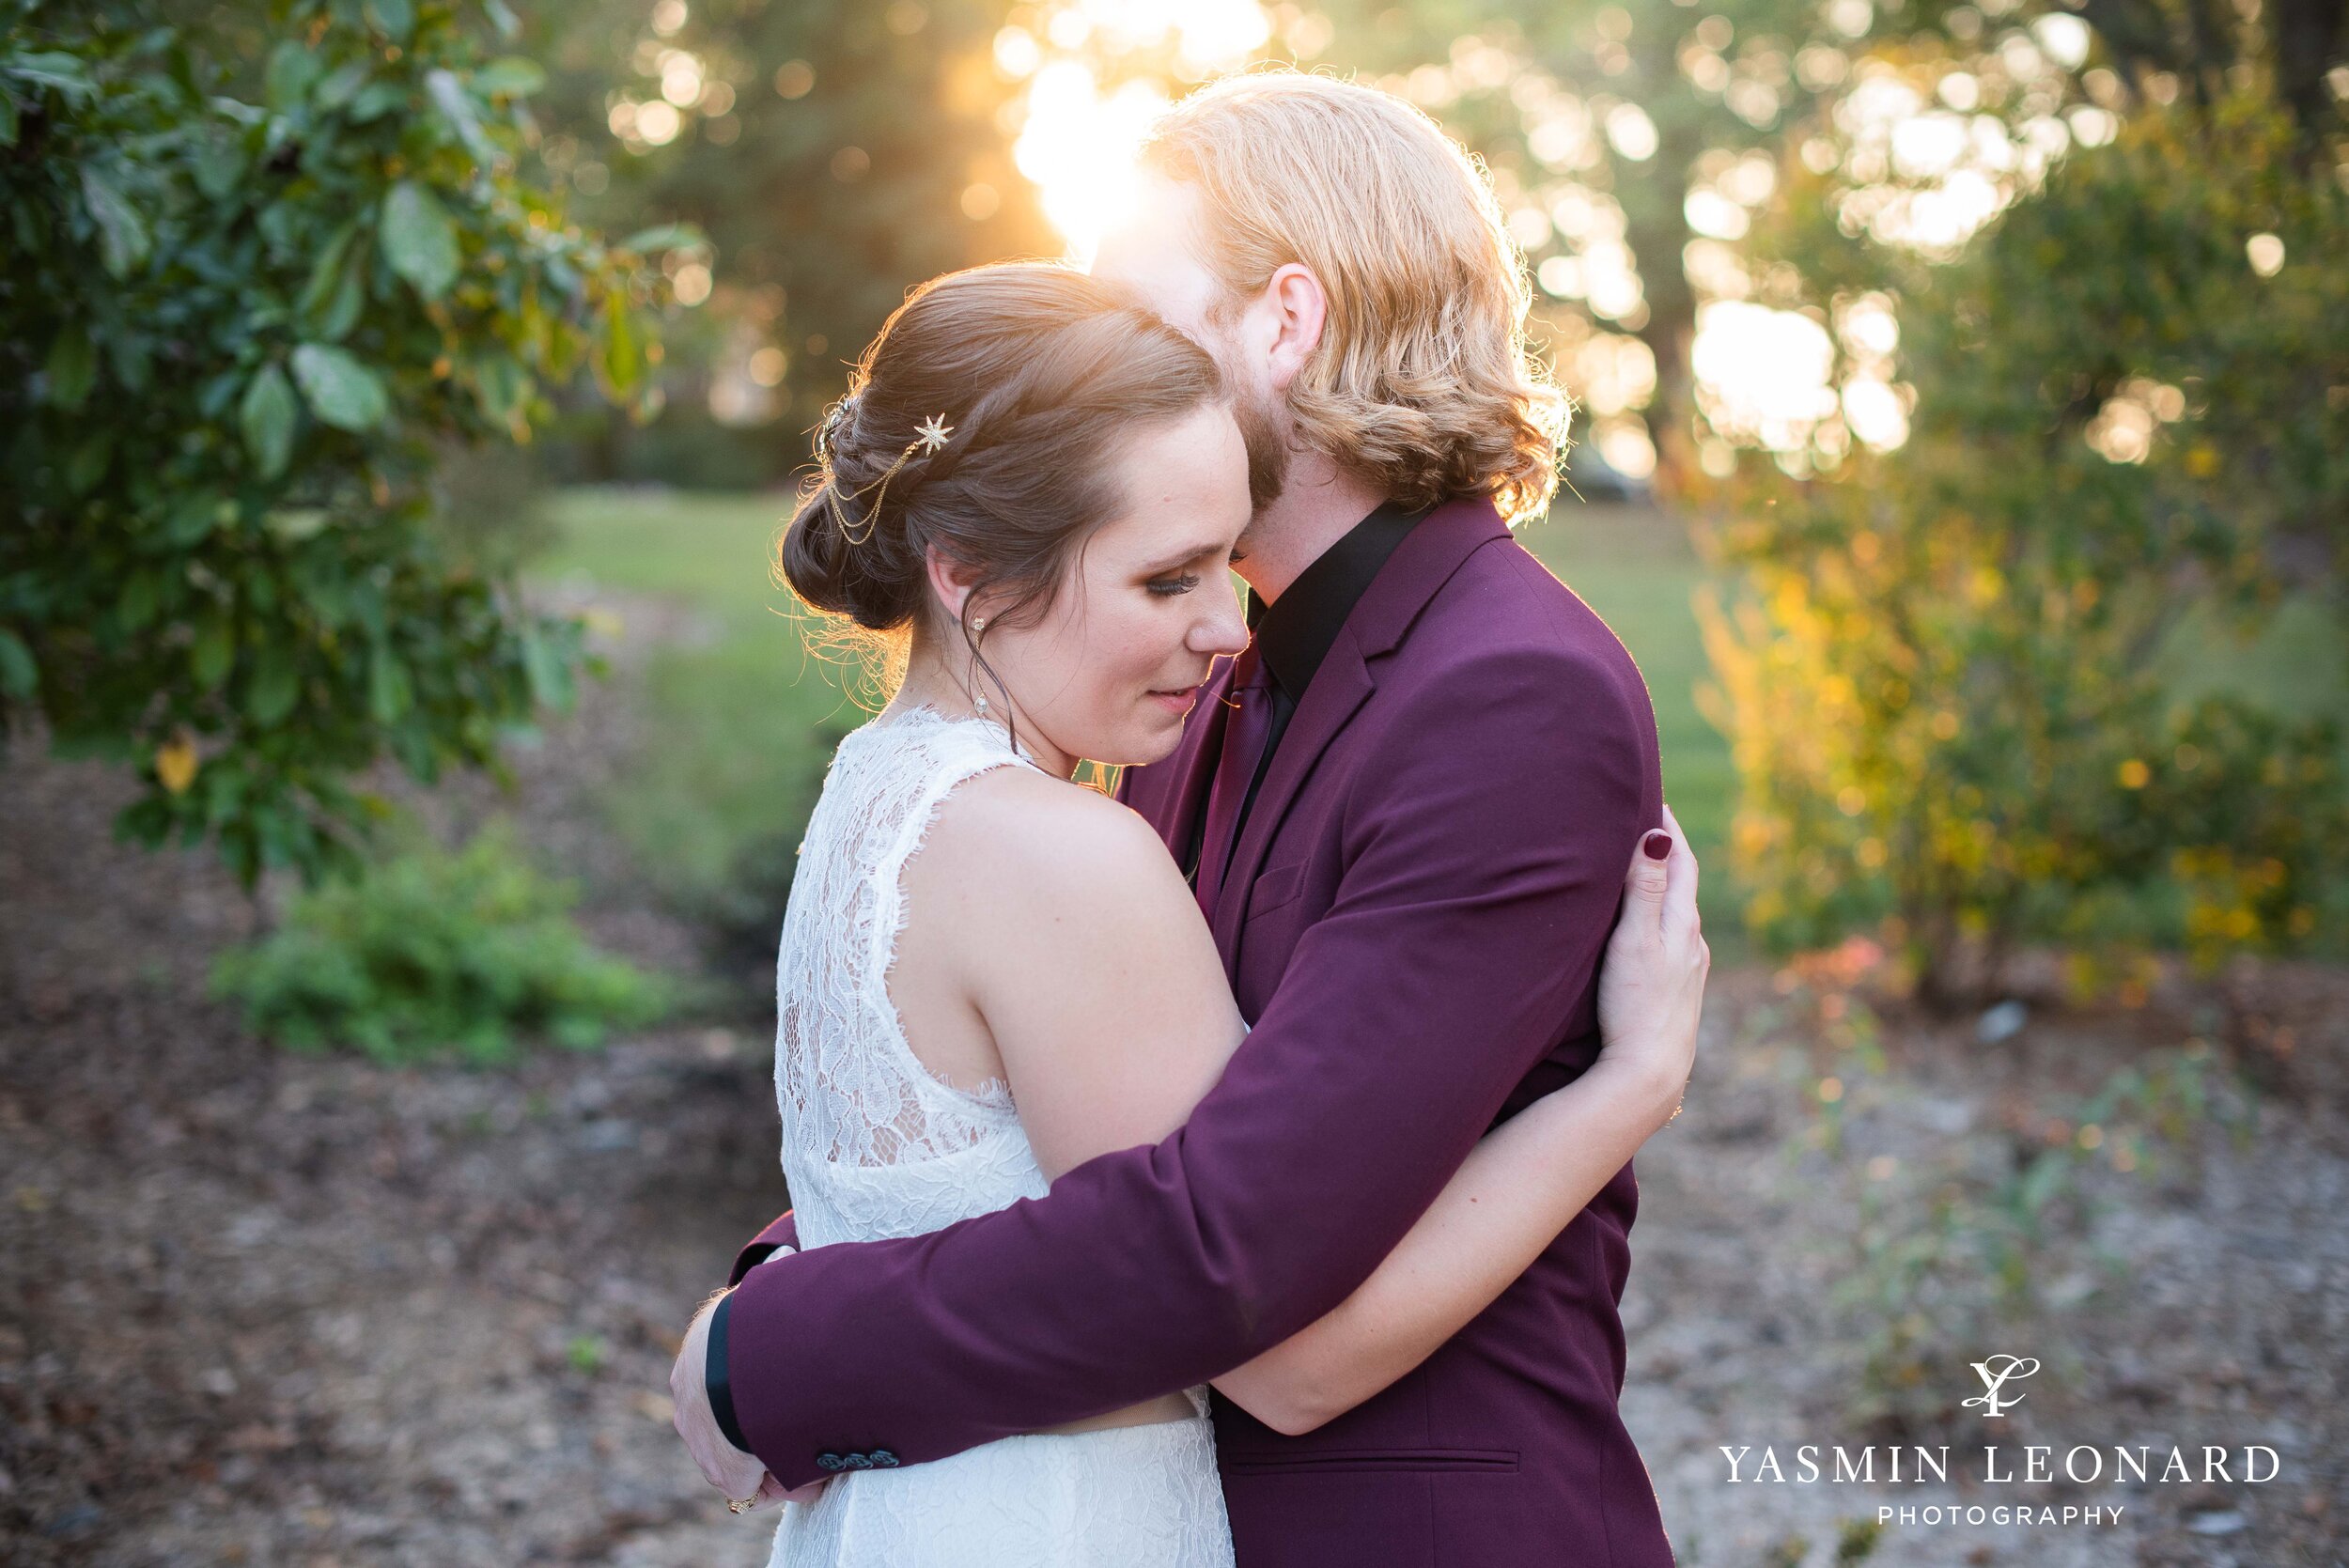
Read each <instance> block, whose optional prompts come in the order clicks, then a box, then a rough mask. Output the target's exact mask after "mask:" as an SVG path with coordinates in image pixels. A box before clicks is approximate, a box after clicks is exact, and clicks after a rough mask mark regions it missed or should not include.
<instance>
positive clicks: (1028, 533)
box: [778, 261, 1223, 654]
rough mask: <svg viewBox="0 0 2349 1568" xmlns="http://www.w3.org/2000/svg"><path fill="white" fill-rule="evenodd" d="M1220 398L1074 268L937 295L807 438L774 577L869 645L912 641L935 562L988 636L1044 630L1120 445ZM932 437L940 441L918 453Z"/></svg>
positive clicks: (1124, 305) (916, 294)
mask: <svg viewBox="0 0 2349 1568" xmlns="http://www.w3.org/2000/svg"><path fill="white" fill-rule="evenodd" d="M1221 396H1223V390H1222V382H1221V377H1220V376H1219V375H1218V373H1217V370H1216V366H1215V363H1214V361H1213V360H1212V359H1210V358H1209V357H1208V355H1207V353H1206V350H1204V349H1201V348H1200V347H1199V346H1198V345H1196V344H1194V343H1193V342H1191V341H1190V339H1189V338H1187V337H1185V336H1184V335H1183V334H1181V333H1179V332H1177V331H1176V330H1175V329H1174V328H1173V327H1171V326H1168V325H1167V324H1166V323H1165V322H1164V321H1163V320H1161V319H1159V317H1157V316H1156V315H1154V314H1153V313H1151V312H1150V311H1149V310H1148V309H1146V308H1145V307H1143V305H1142V304H1141V303H1138V302H1137V301H1135V300H1134V299H1132V298H1131V297H1130V296H1128V295H1127V294H1126V293H1124V292H1123V291H1122V290H1119V289H1116V288H1113V287H1111V286H1110V285H1108V284H1105V283H1102V282H1101V281H1099V280H1098V279H1096V278H1092V277H1089V276H1087V275H1086V274H1084V273H1082V272H1077V271H1075V270H1074V269H1073V268H1069V267H1065V266H1061V265H1058V264H1055V263H1049V262H1033V261H1025V262H1003V263H998V264H996V265H993V266H988V267H973V268H971V269H969V270H968V271H965V272H948V273H946V274H945V275H943V276H942V277H938V278H933V279H932V280H930V281H929V282H928V283H926V284H924V285H922V287H919V288H916V289H915V290H914V291H913V292H912V293H911V294H910V295H908V296H907V298H906V303H904V304H902V305H900V306H898V307H897V309H896V311H895V312H894V314H893V315H891V317H890V318H889V320H888V321H887V322H886V323H885V324H884V325H883V326H882V328H881V330H880V334H879V336H877V337H875V338H874V339H873V342H872V345H871V347H869V348H868V349H865V351H864V356H863V359H862V360H860V361H859V362H858V365H857V366H856V370H855V373H854V374H853V375H852V376H851V377H850V379H849V383H848V395H847V396H845V397H843V398H842V399H841V400H840V402H839V403H838V404H836V405H835V406H834V407H833V409H832V411H831V413H830V414H829V415H827V417H826V419H825V422H824V425H823V426H822V427H821V428H820V429H819V431H818V432H817V458H818V459H819V470H818V472H817V475H816V476H815V477H814V479H812V480H811V481H810V482H809V485H808V487H807V489H806V490H805V492H804V494H803V495H802V497H801V501H800V505H799V508H798V510H797V511H796V512H795V513H794V514H793V515H792V518H791V521H790V524H789V526H788V528H787V529H786V531H785V533H784V536H783V542H782V545H781V547H780V550H779V551H778V566H779V567H780V569H781V571H782V574H783V576H784V578H785V579H786V581H787V582H789V583H790V585H791V588H792V590H793V591H794V592H795V593H797V594H798V595H799V597H800V598H801V599H802V600H804V601H805V602H806V603H808V604H810V605H812V606H814V607H815V608H817V610H821V611H825V612H828V613H832V614H835V615H840V616H845V617H847V618H848V619H849V620H851V621H853V622H854V623H855V624H856V625H857V626H859V627H862V628H863V629H866V630H867V631H869V632H878V633H895V632H900V631H903V630H905V629H909V628H910V627H911V626H912V625H913V624H914V622H915V620H916V618H917V617H918V616H919V615H920V614H921V613H922V611H923V606H924V604H925V602H926V598H927V596H928V592H929V582H928V567H927V552H928V551H930V550H932V549H936V550H937V551H940V553H941V554H942V555H944V556H945V557H947V558H948V559H949V560H952V561H955V562H957V563H958V564H959V565H961V566H963V567H970V568H973V569H975V570H976V572H977V573H978V574H979V582H978V585H977V587H976V588H974V590H973V594H972V599H973V600H976V599H978V598H979V597H980V595H981V593H982V592H985V593H986V594H987V596H988V599H989V601H990V606H991V607H990V608H989V609H988V610H987V612H986V613H987V615H988V627H989V628H990V629H991V628H992V627H994V626H995V625H997V624H999V623H1003V622H1005V621H1009V622H1011V623H1012V624H1018V623H1019V619H1020V617H1022V616H1027V617H1038V616H1041V615H1042V614H1043V613H1045V611H1046V610H1048V609H1049V608H1050V604H1051V600H1052V596H1053V593H1054V591H1055V590H1056V589H1057V587H1058V585H1059V583H1060V582H1061V578H1062V574H1063V571H1064V569H1065V567H1066V564H1067V562H1068V559H1069V557H1070V555H1071V553H1072V551H1075V550H1076V549H1077V548H1078V547H1079V546H1080V545H1081V541H1082V540H1083V538H1084V536H1086V535H1087V534H1089V533H1090V532H1091V531H1092V530H1093V529H1094V528H1095V527H1097V526H1098V525H1099V524H1101V523H1103V522H1106V521H1108V520H1110V519H1111V517H1112V515H1114V512H1115V509H1116V507H1117V506H1118V505H1119V504H1120V503H1121V502H1122V501H1123V499H1124V497H1123V496H1122V495H1120V493H1119V492H1118V487H1117V479H1116V474H1115V472H1114V470H1113V469H1112V465H1111V457H1112V447H1113V446H1114V444H1115V443H1116V442H1118V441H1119V439H1120V438H1122V437H1125V436H1128V435H1130V434H1132V433H1133V431H1134V430H1135V428H1136V427H1138V426H1143V425H1147V424H1151V423H1155V422H1159V421H1162V420H1168V419H1173V418H1175V417H1176V416H1178V415H1181V414H1185V413H1188V412H1190V411H1191V410H1193V409H1196V408H1198V407H1200V406H1201V405H1203V404H1206V403H1209V402H1212V401H1214V400H1216V399H1218V398H1220V397H1221ZM933 422H934V423H933ZM925 427H928V428H929V429H931V430H933V431H935V430H937V429H939V428H941V427H943V428H945V429H947V430H949V431H950V432H951V433H950V434H948V435H947V436H946V437H945V438H944V440H943V441H942V442H934V441H926V439H925V438H924V435H923V431H924V428H925ZM967 615H968V612H966V622H965V624H964V626H963V627H962V629H961V630H962V635H963V637H964V639H965V640H966V641H967V642H968V643H969V644H970V645H971V646H972V651H973V653H974V654H975V653H977V651H978V646H979V640H978V638H976V637H973V636H972V632H971V630H970V628H969V625H968V621H967Z"/></svg>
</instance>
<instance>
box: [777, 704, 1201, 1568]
mask: <svg viewBox="0 0 2349 1568" xmlns="http://www.w3.org/2000/svg"><path fill="white" fill-rule="evenodd" d="M1004 766H1012V767H1034V759H1032V758H1031V757H1029V756H1028V755H1027V754H1026V753H1025V752H1023V751H1019V750H1017V749H1015V748H1014V746H1013V743H1012V740H1011V737H1009V735H1007V734H1006V733H1005V732H1004V731H1003V728H1002V727H1001V726H999V725H998V724H996V723H995V722H993V721H991V720H987V719H972V718H949V717H947V716H946V715H944V714H941V713H939V712H937V711H935V710H933V709H929V708H923V707H914V708H909V709H907V710H905V711H904V712H902V713H895V714H892V715H890V716H889V717H887V718H884V719H879V720H876V721H874V722H871V723H869V724H866V725H864V726H863V728H862V729H859V730H856V731H854V732H853V733H851V734H850V735H848V737H847V738H845V739H843V740H842V741H841V742H840V747H839V750H837V751H836V752H834V753H832V767H831V769H830V770H829V771H828V772H827V773H826V774H825V775H824V790H823V794H822V795H821V796H820V797H818V799H817V802H816V810H815V812H814V814H813V815H810V816H809V818H808V824H807V837H806V838H805V840H803V841H802V842H801V846H800V868H799V873H798V875H797V876H796V877H793V878H792V883H791V903H790V907H789V908H788V909H787V910H786V913H785V915H784V922H783V950H782V953H781V955H780V956H779V957H778V959H777V962H776V968H775V988H776V1004H777V1005H776V1016H777V1020H778V1022H777V1027H776V1034H775V1100H776V1103H777V1105H778V1106H779V1107H780V1109H781V1110H782V1112H783V1171H784V1175H785V1177H786V1179H787V1180H788V1181H789V1182H790V1184H791V1201H792V1206H793V1207H794V1209H795V1210H796V1211H797V1212H798V1215H799V1228H800V1244H801V1246H802V1247H822V1246H827V1245H830V1244H832V1243H834V1242H843V1241H869V1240H877V1239H879V1238H881V1237H885V1236H909V1235H920V1234H925V1233H926V1232H930V1231H935V1230H940V1229H941V1228H943V1227H945V1226H947V1225H951V1224H953V1223H954V1222H955V1221H956V1220H957V1219H969V1218H970V1217H972V1216H973V1215H979V1214H988V1213H991V1212H993V1211H994V1210H996V1209H1001V1208H1006V1207H1008V1206H1010V1205H1011V1204H1012V1203H1017V1202H1018V1201H1019V1199H1021V1198H1040V1197H1042V1196H1043V1195H1044V1192H1045V1189H1046V1187H1047V1183H1046V1181H1045V1179H1044V1172H1042V1171H1041V1170H1039V1169H1037V1167H1036V1163H1035V1154H1034V1150H1032V1149H1031V1148H1030V1147H1029V1145H1028V1135H1027V1133H1026V1131H1025V1130H1024V1129H1022V1128H1021V1126H1020V1125H1019V1114H1018V1112H1017V1111H1016V1110H1014V1109H1013V1106H1012V1102H1011V1092H1010V1089H1009V1086H1008V1085H1006V1084H1004V1083H1002V1082H1000V1081H998V1082H991V1083H988V1084H984V1085H982V1086H980V1087H979V1088H977V1089H962V1088H957V1087H956V1086H955V1085H953V1084H949V1083H947V1082H945V1081H943V1080H941V1079H939V1078H938V1077H937V1076H936V1075H935V1074H933V1073H931V1072H930V1070H929V1069H928V1068H927V1067H926V1066H924V1065H923V1064H922V1061H921V1059H920V1058H919V1057H917V1056H915V1055H914V1054H913V1048H912V1047H911V1046H910V1045H909V1044H907V1042H906V1036H905V1028H904V1025H903V1023H902V1022H901V1020H900V1019H899V1018H898V1017H897V1009H896V1006H895V1004H894V1002H892V1001H890V998H889V989H888V975H889V966H890V963H891V961H892V959H893V958H894V955H895V952H896V945H897V934H898V933H899V932H900V931H902V930H904V929H905V924H906V901H905V890H904V874H905V867H906V862H908V861H910V860H911V859H912V858H913V853H914V851H915V850H916V849H917V848H919V847H920V846H921V843H922V839H923V835H924V834H925V833H926V831H928V829H929V825H930V823H931V821H932V820H933V819H934V818H935V816H936V815H937V813H938V808H939V806H940V805H941V803H942V802H943V801H944V800H945V799H946V797H947V795H948V794H949V793H950V792H951V791H952V790H953V789H954V787H955V786H956V785H957V784H960V783H962V782H963V781H964V780H966V779H970V778H973V777H975V776H977V775H978V774H980V773H984V772H986V771H987V770H988V769H989V768H1000V767H1004ZM1189 1392H1190V1404H1191V1410H1192V1417H1191V1419H1190V1420H1188V1421H1158V1422H1153V1423H1151V1424H1148V1425H1143V1426H1128V1427H1118V1428H1111V1429H1108V1430H1102V1431H1093V1432H1081V1433H1065V1434H1038V1435H1034V1436H1016V1437H1004V1438H1000V1439H998V1440H997V1441H995V1442H992V1443H983V1444H981V1445H980V1446H978V1447H977V1448H973V1449H966V1450H965V1451H963V1452H960V1453H957V1454H955V1455H953V1456H951V1457H949V1458H945V1459H940V1460H934V1461H932V1462H931V1463H929V1464H926V1465H910V1466H905V1467H897V1466H896V1465H895V1464H894V1461H893V1462H892V1463H891V1465H890V1466H889V1467H876V1468H861V1469H858V1470H855V1471H853V1472H852V1473H843V1474H841V1475H838V1476H835V1477H834V1478H833V1479H832V1482H831V1483H830V1484H829V1485H827V1486H826V1487H825V1489H824V1491H823V1493H822V1495H821V1496H820V1497H818V1498H817V1499H816V1501H815V1502H813V1503H812V1504H803V1503H792V1504H790V1505H789V1506H788V1507H786V1509H785V1510H784V1514H783V1517H782V1518H781V1519H780V1520H779V1521H777V1524H776V1528H775V1540H774V1545H773V1547H772V1549H771V1552H770V1557H769V1568H1105V1565H1109V1564H1115V1565H1117V1568H1232V1536H1231V1527H1230V1525H1229V1524H1228V1522H1227V1521H1226V1518H1225V1514H1224V1507H1223V1491H1222V1487H1221V1483H1220V1482H1219V1481H1218V1479H1217V1474H1216V1462H1215V1437H1214V1428H1213V1426H1212V1424H1211V1423H1210V1422H1209V1421H1208V1420H1207V1403H1206V1389H1204V1388H1200V1389H1190V1390H1189Z"/></svg>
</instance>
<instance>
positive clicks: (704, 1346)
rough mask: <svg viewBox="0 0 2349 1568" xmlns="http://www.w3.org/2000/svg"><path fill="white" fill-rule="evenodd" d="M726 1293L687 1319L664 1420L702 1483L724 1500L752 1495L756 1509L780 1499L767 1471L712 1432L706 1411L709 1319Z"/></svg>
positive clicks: (714, 1429)
mask: <svg viewBox="0 0 2349 1568" xmlns="http://www.w3.org/2000/svg"><path fill="white" fill-rule="evenodd" d="M725 1297H726V1292H724V1291H720V1292H719V1293H718V1294H717V1295H715V1296H711V1297H710V1298H709V1299H708V1300H707V1301H705V1302H703V1303H702V1309H701V1311H700V1312H696V1313H694V1314H693V1323H692V1327H689V1328H687V1329H686V1330H685V1343H684V1344H683V1345H681V1346H679V1347H678V1350H677V1365H676V1366H674V1367H672V1368H671V1369H670V1371H669V1399H670V1402H671V1403H672V1404H673V1405H676V1407H677V1410H676V1414H675V1415H674V1416H672V1417H671V1418H670V1419H671V1421H673V1423H674V1424H675V1425H676V1427H677V1436H679V1437H682V1438H683V1439H685V1452H687V1453H690V1454H692V1456H693V1463H694V1465H695V1466H696V1467H699V1468H700V1470H701V1473H702V1479H703V1480H705V1481H707V1482H708V1483H709V1484H710V1485H712V1486H715V1487H716V1488H718V1490H719V1491H721V1492H723V1493H724V1494H725V1495H726V1497H727V1498H728V1499H729V1500H731V1499H735V1498H748V1497H752V1496H754V1495H755V1496H756V1497H757V1498H758V1500H759V1503H760V1505H761V1506H764V1505H765V1504H767V1503H769V1502H771V1501H775V1500H778V1499H780V1498H783V1497H784V1496H785V1494H784V1493H783V1492H781V1491H780V1490H779V1489H778V1488H777V1487H776V1485H775V1483H774V1480H773V1478H772V1477H770V1476H769V1475H768V1474H767V1467H766V1466H765V1465H763V1464H761V1463H760V1462H759V1460H758V1456H757V1455H755V1454H750V1453H744V1452H742V1451H741V1450H740V1449H739V1448H736V1447H735V1446H734V1445H733V1444H732V1443H730V1442H728V1441H726V1436H725V1434H724V1433H723V1432H721V1431H719V1430H718V1418H717V1417H716V1416H715V1415H713V1414H711V1413H710V1409H709V1384H708V1380H707V1372H706V1368H707V1364H708V1356H709V1314H710V1312H711V1311H712V1310H713V1309H714V1308H716V1306H717V1305H718V1303H719V1302H721V1301H723V1300H724V1299H725Z"/></svg>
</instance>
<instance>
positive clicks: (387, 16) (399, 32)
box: [367, 0, 416, 43]
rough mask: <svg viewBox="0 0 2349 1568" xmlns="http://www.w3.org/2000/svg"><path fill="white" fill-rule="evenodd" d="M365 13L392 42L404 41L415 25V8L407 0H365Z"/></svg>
mask: <svg viewBox="0 0 2349 1568" xmlns="http://www.w3.org/2000/svg"><path fill="white" fill-rule="evenodd" d="M367 14H368V15H369V16H370V17H372V18H373V19H374V22H375V24H376V25H377V26H378V27H381V29H382V30H383V34H384V36H385V37H386V38H388V39H391V40H392V41H393V42H394V43H406V42H407V41H408V34H409V32H410V31H411V30H412V28H414V26H415V25H416V11H415V8H414V7H413V6H412V5H410V4H409V0H367Z"/></svg>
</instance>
